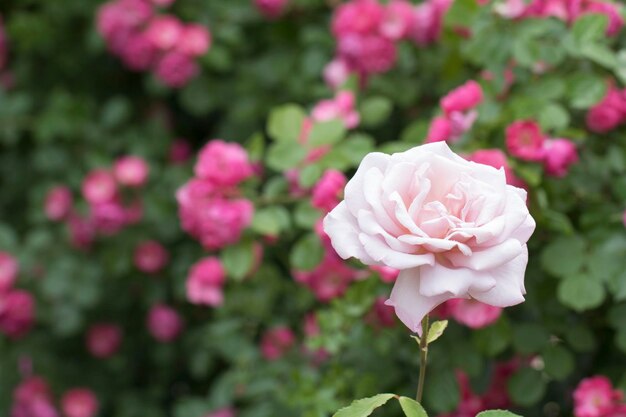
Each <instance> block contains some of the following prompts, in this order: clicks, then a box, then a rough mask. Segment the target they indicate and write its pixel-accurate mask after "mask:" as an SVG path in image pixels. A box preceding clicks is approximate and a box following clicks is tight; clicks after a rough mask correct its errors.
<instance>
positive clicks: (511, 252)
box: [445, 239, 524, 271]
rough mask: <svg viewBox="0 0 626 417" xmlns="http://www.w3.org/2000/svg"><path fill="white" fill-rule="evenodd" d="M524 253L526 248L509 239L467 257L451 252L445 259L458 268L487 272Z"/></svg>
mask: <svg viewBox="0 0 626 417" xmlns="http://www.w3.org/2000/svg"><path fill="white" fill-rule="evenodd" d="M523 251H524V248H523V247H522V244H521V243H520V242H519V241H518V240H516V239H509V240H506V241H504V242H503V243H501V244H499V245H496V246H491V247H488V248H485V249H482V250H475V251H474V252H473V253H472V254H471V255H470V256H465V255H463V254H462V253H460V252H450V253H446V254H445V257H446V258H447V259H448V260H449V261H450V262H451V263H452V265H454V266H455V267H457V268H459V267H465V268H470V269H473V270H475V271H487V270H492V269H494V268H497V267H499V266H501V265H503V264H506V263H508V262H510V261H512V260H513V259H515V258H517V257H518V256H519V255H521V254H522V252H523Z"/></svg>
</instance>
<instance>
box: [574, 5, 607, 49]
mask: <svg viewBox="0 0 626 417" xmlns="http://www.w3.org/2000/svg"><path fill="white" fill-rule="evenodd" d="M608 24H609V19H608V17H607V16H605V15H604V14H600V13H590V14H585V15H582V16H580V17H579V18H578V19H576V21H575V22H574V26H573V27H572V36H573V38H574V41H575V42H576V43H577V44H578V45H579V46H582V45H584V44H589V43H592V42H596V41H600V40H603V39H604V38H605V35H604V34H605V33H606V28H607V26H608Z"/></svg>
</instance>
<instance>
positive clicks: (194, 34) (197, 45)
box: [176, 23, 211, 56]
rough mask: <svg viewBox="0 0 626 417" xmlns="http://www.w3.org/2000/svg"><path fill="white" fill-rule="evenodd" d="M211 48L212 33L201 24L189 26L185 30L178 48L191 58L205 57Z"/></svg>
mask: <svg viewBox="0 0 626 417" xmlns="http://www.w3.org/2000/svg"><path fill="white" fill-rule="evenodd" d="M210 47H211V33H210V32H209V30H208V29H207V28H206V27H204V26H202V25H199V24H193V23H192V24H189V25H187V26H185V28H184V29H183V33H182V35H181V37H180V40H179V42H178V44H177V45H176V48H178V50H179V51H180V52H182V53H184V54H188V55H191V56H201V55H204V54H205V53H206V52H207V51H208V50H209V48H210Z"/></svg>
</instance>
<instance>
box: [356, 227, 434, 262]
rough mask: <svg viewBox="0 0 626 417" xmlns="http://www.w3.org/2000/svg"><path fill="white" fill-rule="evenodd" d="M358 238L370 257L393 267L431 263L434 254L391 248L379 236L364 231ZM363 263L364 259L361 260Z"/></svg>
mask: <svg viewBox="0 0 626 417" xmlns="http://www.w3.org/2000/svg"><path fill="white" fill-rule="evenodd" d="M359 240H360V241H361V243H362V244H363V248H364V249H365V252H366V253H367V254H368V255H369V257H370V258H371V259H373V260H374V261H375V262H374V263H378V264H381V265H386V266H390V267H392V268H395V269H411V268H415V267H418V266H421V265H433V264H434V263H435V256H434V255H433V254H432V253H425V254H413V253H404V252H399V251H396V250H393V249H391V248H390V247H389V245H388V244H387V242H385V240H384V239H383V238H382V237H380V236H371V235H367V234H365V233H361V234H359ZM363 262H364V263H365V261H363Z"/></svg>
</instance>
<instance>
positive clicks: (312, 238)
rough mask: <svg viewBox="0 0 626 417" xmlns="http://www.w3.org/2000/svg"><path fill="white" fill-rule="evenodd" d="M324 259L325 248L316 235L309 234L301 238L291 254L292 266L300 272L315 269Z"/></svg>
mask: <svg viewBox="0 0 626 417" xmlns="http://www.w3.org/2000/svg"><path fill="white" fill-rule="evenodd" d="M323 257H324V248H323V246H322V242H321V241H320V238H319V237H318V236H317V235H316V234H315V233H308V234H306V235H304V236H303V237H301V238H300V239H299V240H298V241H297V242H296V244H295V245H294V247H293V249H292V250H291V253H290V254H289V260H290V262H291V266H292V267H293V268H294V269H296V270H298V271H310V270H312V269H314V268H315V267H316V266H317V265H318V264H319V263H320V262H321V261H322V258H323Z"/></svg>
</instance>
